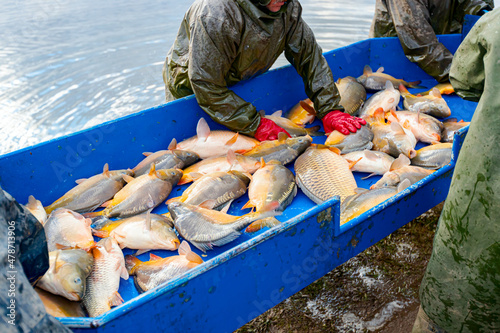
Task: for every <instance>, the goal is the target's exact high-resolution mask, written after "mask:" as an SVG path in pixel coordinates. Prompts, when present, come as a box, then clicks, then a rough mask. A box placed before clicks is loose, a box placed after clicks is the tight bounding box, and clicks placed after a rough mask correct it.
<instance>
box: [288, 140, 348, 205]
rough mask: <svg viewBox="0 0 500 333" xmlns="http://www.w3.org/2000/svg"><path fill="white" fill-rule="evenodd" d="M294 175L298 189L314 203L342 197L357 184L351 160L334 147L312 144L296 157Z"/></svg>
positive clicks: (346, 195)
mask: <svg viewBox="0 0 500 333" xmlns="http://www.w3.org/2000/svg"><path fill="white" fill-rule="evenodd" d="M294 167H295V177H296V181H297V184H298V186H299V187H300V189H301V190H302V191H303V192H304V193H305V194H306V195H307V197H309V199H311V200H312V201H314V202H315V203H317V204H320V203H322V202H324V201H326V200H328V199H330V198H333V197H334V196H336V195H338V196H340V199H341V201H342V200H344V199H345V198H346V197H348V196H350V195H353V194H354V193H355V189H356V188H357V185H356V180H355V179H354V176H353V174H352V172H351V170H350V167H352V164H351V165H349V163H348V162H347V161H346V160H345V159H343V158H342V157H341V156H340V150H339V149H338V148H335V147H327V146H311V147H309V148H307V149H306V151H305V152H304V153H303V154H302V155H300V156H299V157H298V158H297V159H296V160H295V166H294Z"/></svg>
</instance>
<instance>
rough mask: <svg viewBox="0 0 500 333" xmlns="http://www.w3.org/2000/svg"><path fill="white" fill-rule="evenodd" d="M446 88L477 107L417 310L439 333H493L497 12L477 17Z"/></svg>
mask: <svg viewBox="0 0 500 333" xmlns="http://www.w3.org/2000/svg"><path fill="white" fill-rule="evenodd" d="M450 81H451V84H452V85H453V87H454V89H455V91H456V92H457V94H458V95H459V96H461V97H463V98H465V99H469V100H473V101H479V103H478V105H477V109H476V111H475V113H474V117H473V118H472V122H471V125H470V128H469V132H468V134H467V137H466V139H465V142H464V145H463V147H462V149H461V151H460V155H459V157H458V160H457V164H456V166H455V171H454V174H453V178H452V183H451V187H450V192H449V194H448V197H447V199H446V202H445V205H444V209H443V212H442V214H441V217H440V220H439V224H438V228H437V231H436V235H435V238H434V247H433V250H432V256H431V259H430V261H429V264H428V266H427V271H426V273H425V275H424V279H423V281H422V284H421V288H420V300H421V303H422V308H423V310H424V311H425V313H426V314H427V315H428V316H429V318H430V319H431V320H432V321H434V322H435V323H436V324H438V325H439V326H440V328H442V329H444V330H446V331H447V332H500V200H499V198H500V154H499V152H500V93H499V92H500V11H499V10H495V11H493V12H490V13H488V14H486V15H484V16H483V17H482V18H481V19H480V20H479V21H478V22H477V23H476V25H475V26H474V27H473V29H472V30H471V32H470V33H469V34H468V35H467V37H466V38H465V40H464V41H463V42H462V44H461V45H460V47H459V49H458V51H457V52H456V53H455V58H454V59H453V63H452V66H451V70H450Z"/></svg>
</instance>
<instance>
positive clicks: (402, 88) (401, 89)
mask: <svg viewBox="0 0 500 333" xmlns="http://www.w3.org/2000/svg"><path fill="white" fill-rule="evenodd" d="M398 89H399V91H400V92H401V94H403V96H405V95H411V94H410V92H409V91H408V89H406V87H405V86H404V84H402V83H400V84H399V87H398Z"/></svg>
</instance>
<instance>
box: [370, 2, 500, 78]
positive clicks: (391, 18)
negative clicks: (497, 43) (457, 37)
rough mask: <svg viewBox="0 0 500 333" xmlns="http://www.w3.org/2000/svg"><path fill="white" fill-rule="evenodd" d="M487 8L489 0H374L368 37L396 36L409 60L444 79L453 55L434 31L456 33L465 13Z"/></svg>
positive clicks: (490, 3)
mask: <svg viewBox="0 0 500 333" xmlns="http://www.w3.org/2000/svg"><path fill="white" fill-rule="evenodd" d="M491 8H493V0H485V1H482V0H377V3H376V5H375V16H374V19H373V22H372V26H371V30H370V37H398V38H399V41H400V42H401V45H402V46H403V50H404V52H405V54H406V56H407V58H408V59H409V60H410V61H412V62H415V63H417V64H418V65H419V66H420V68H422V69H423V70H424V71H425V72H426V73H427V74H429V75H430V76H432V77H434V78H435V79H436V80H437V81H439V82H444V81H447V80H448V78H449V72H450V66H451V60H452V59H453V55H452V53H451V52H450V51H449V50H448V49H447V48H446V47H445V46H444V45H443V44H441V43H440V42H439V41H438V39H437V37H436V35H440V34H454V33H460V32H461V30H462V23H463V20H464V16H465V14H473V15H475V14H478V13H479V12H480V11H481V10H483V9H487V10H489V9H491Z"/></svg>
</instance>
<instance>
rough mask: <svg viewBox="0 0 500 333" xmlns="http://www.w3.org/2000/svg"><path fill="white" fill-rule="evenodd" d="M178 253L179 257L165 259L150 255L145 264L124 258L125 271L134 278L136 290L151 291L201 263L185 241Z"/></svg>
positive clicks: (199, 258)
mask: <svg viewBox="0 0 500 333" xmlns="http://www.w3.org/2000/svg"><path fill="white" fill-rule="evenodd" d="M178 251H179V255H177V256H171V257H167V258H162V257H159V256H157V255H154V254H152V253H151V254H150V257H149V261H145V262H143V261H141V260H139V259H138V258H136V257H134V256H131V255H127V256H125V263H126V266H127V270H128V272H129V274H130V275H131V276H134V283H135V286H136V287H137V289H138V290H139V291H140V292H145V291H148V290H151V289H153V288H155V287H157V286H159V285H160V284H162V283H164V282H167V281H169V280H172V279H174V278H175V277H177V276H179V275H181V274H183V273H185V272H187V271H189V270H190V269H192V268H194V267H196V266H198V265H200V264H202V263H203V259H201V257H200V256H199V255H197V254H196V253H194V252H193V251H191V247H190V246H189V244H188V243H187V242H186V241H182V243H181V245H180V246H179V250H178Z"/></svg>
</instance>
